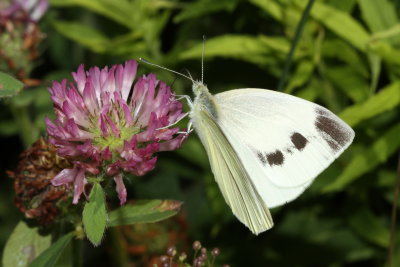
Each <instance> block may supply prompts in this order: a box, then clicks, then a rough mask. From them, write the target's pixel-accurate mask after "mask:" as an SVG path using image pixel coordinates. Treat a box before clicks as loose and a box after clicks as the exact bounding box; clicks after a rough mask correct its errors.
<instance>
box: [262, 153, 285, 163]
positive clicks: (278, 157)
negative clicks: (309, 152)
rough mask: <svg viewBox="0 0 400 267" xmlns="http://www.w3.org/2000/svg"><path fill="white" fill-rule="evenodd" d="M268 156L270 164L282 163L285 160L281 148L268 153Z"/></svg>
mask: <svg viewBox="0 0 400 267" xmlns="http://www.w3.org/2000/svg"><path fill="white" fill-rule="evenodd" d="M266 158H267V161H268V164H269V165H270V166H273V165H278V166H279V165H282V164H283V161H284V160H285V158H284V157H283V154H282V152H281V151H280V150H276V151H275V152H272V153H268V154H266Z"/></svg>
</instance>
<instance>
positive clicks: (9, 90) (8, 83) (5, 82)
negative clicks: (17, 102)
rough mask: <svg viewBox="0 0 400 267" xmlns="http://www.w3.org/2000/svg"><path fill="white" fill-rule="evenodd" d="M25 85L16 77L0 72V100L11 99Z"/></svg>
mask: <svg viewBox="0 0 400 267" xmlns="http://www.w3.org/2000/svg"><path fill="white" fill-rule="evenodd" d="M22 88H24V84H23V83H22V82H20V81H18V80H17V79H15V78H14V77H12V76H10V75H8V74H6V73H4V72H1V71H0V98H2V97H11V96H14V95H16V94H18V93H19V91H21V90H22Z"/></svg>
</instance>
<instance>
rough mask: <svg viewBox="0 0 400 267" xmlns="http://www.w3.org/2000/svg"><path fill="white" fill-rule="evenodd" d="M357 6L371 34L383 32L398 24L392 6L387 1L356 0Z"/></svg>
mask: <svg viewBox="0 0 400 267" xmlns="http://www.w3.org/2000/svg"><path fill="white" fill-rule="evenodd" d="M358 5H359V6H360V9H361V15H362V17H363V19H364V21H365V22H366V23H367V25H368V27H369V29H370V30H371V31H372V32H380V31H384V30H386V29H388V28H391V27H392V26H394V25H395V24H396V23H397V22H398V18H397V14H396V9H395V7H394V4H393V3H391V2H390V1H388V0H379V1H376V0H358Z"/></svg>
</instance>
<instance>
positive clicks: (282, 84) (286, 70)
mask: <svg viewBox="0 0 400 267" xmlns="http://www.w3.org/2000/svg"><path fill="white" fill-rule="evenodd" d="M314 1H315V0H309V1H308V4H307V6H306V8H305V10H304V12H303V14H302V16H301V20H300V22H299V24H298V25H297V29H296V33H295V35H294V39H293V42H292V46H291V47H290V51H289V54H288V56H287V58H286V61H285V67H284V69H283V74H282V77H281V79H280V81H279V85H278V91H283V89H284V88H285V85H286V80H287V77H288V76H289V72H290V66H291V64H292V58H293V55H294V51H295V50H296V47H297V44H298V43H299V40H300V36H301V33H302V32H303V29H304V25H305V24H306V21H307V18H308V15H309V14H310V11H311V7H312V6H313V4H314Z"/></svg>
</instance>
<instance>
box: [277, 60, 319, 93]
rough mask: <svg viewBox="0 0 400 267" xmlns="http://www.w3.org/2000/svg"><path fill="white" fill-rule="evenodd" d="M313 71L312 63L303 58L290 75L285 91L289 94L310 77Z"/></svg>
mask: <svg viewBox="0 0 400 267" xmlns="http://www.w3.org/2000/svg"><path fill="white" fill-rule="evenodd" d="M313 71H314V63H313V62H312V61H310V60H303V61H301V62H300V63H299V65H298V66H297V68H296V70H295V72H294V73H293V74H292V75H291V77H290V80H289V83H288V86H287V87H286V88H285V91H284V92H285V93H287V94H290V93H291V92H292V91H293V89H295V88H298V87H301V86H303V85H304V84H305V83H306V82H307V81H308V80H309V79H310V77H311V75H312V73H313Z"/></svg>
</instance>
